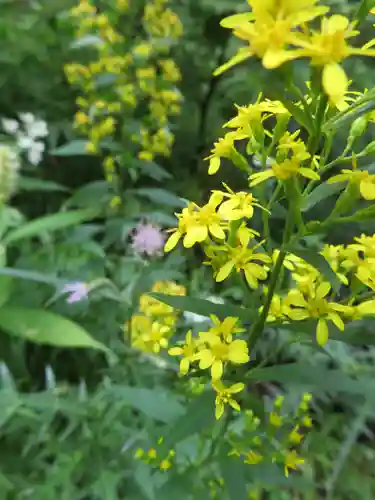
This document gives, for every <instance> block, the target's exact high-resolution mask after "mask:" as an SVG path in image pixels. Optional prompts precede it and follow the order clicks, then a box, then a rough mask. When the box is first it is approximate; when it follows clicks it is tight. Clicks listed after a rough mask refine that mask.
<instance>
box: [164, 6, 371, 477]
mask: <svg viewBox="0 0 375 500" xmlns="http://www.w3.org/2000/svg"><path fill="white" fill-rule="evenodd" d="M365 3H366V2H364V4H365ZM248 6H249V8H250V10H249V11H248V12H246V13H241V14H235V15H233V16H230V17H227V18H225V19H223V20H222V21H221V25H222V26H223V27H224V28H228V29H231V30H232V32H233V35H234V36H236V37H238V38H240V39H241V40H243V41H244V42H245V43H246V44H247V45H246V47H243V48H240V49H239V51H238V52H237V53H236V54H235V55H234V56H233V57H232V58H231V59H230V60H229V62H228V63H225V64H224V65H223V66H221V67H220V68H218V69H217V70H216V71H215V74H221V73H222V72H224V71H227V70H229V68H231V67H233V66H235V65H237V64H239V63H241V62H243V61H245V60H247V59H248V58H250V57H255V58H259V59H260V60H261V62H262V64H263V66H264V67H265V68H266V69H267V70H269V71H273V72H274V74H275V78H280V79H282V80H283V82H284V84H285V89H284V91H283V92H281V93H280V95H279V98H278V99H276V100H275V99H274V98H273V99H270V98H268V97H267V96H266V95H260V96H259V98H258V99H257V101H256V102H255V103H251V104H248V105H246V106H243V105H242V106H236V114H235V115H234V116H233V118H231V119H230V120H229V121H228V122H227V123H225V124H224V125H223V128H224V129H226V131H225V133H224V136H223V137H222V138H220V139H219V140H218V141H217V142H216V143H215V145H214V147H213V149H212V150H211V154H210V155H209V156H208V157H207V158H206V160H207V161H208V174H209V175H215V174H216V173H217V172H218V171H219V169H220V166H221V163H222V162H223V161H225V160H229V161H231V162H232V164H233V167H234V168H237V169H240V170H241V172H242V178H243V190H241V191H238V190H233V189H232V188H231V187H230V182H229V181H226V183H224V184H223V188H222V189H214V190H212V191H211V194H210V196H209V200H208V202H207V203H206V204H205V205H203V206H200V205H198V204H197V203H195V202H194V201H191V202H189V204H188V205H187V206H186V208H184V209H183V210H182V211H181V212H180V213H177V214H176V216H177V218H178V225H177V227H176V228H175V229H172V230H171V235H170V236H169V239H168V240H167V242H166V245H165V251H166V252H170V251H172V250H173V249H174V248H175V247H176V246H177V245H178V244H179V242H182V244H183V246H184V247H185V248H187V249H189V248H192V247H194V246H196V245H200V247H201V248H202V251H203V254H204V255H205V260H204V264H205V265H208V266H210V267H211V268H212V273H213V277H214V279H215V281H216V282H217V283H220V284H222V286H225V285H226V284H227V283H228V284H229V283H230V282H231V281H232V280H234V279H236V280H238V281H239V282H240V283H241V284H242V286H243V287H245V288H246V287H247V288H248V293H247V296H248V297H250V299H251V300H250V301H251V306H250V305H249V303H244V304H243V305H242V307H241V308H240V309H239V314H238V316H236V315H232V314H230V313H229V314H228V313H227V314H226V310H225V308H222V309H221V317H220V318H219V317H217V316H216V315H215V314H214V312H215V311H216V310H217V307H216V306H214V305H213V304H211V308H210V303H209V302H205V304H204V305H202V303H201V304H200V305H199V306H196V305H195V303H194V302H191V301H190V300H189V298H178V299H177V300H176V299H175V298H174V299H173V300H170V299H168V297H167V296H164V297H163V296H162V295H159V294H158V295H157V297H158V298H159V299H160V300H164V301H165V302H166V303H167V304H171V305H175V306H176V307H178V308H179V309H187V310H189V311H192V312H199V313H201V312H202V309H205V312H206V314H207V315H210V314H214V315H213V316H211V318H212V326H211V328H208V329H207V330H206V331H200V330H199V331H198V332H195V333H194V334H193V333H192V332H191V331H189V332H187V333H186V337H185V339H184V340H181V341H178V342H177V343H176V346H175V347H170V348H169V351H168V352H169V354H170V355H171V356H173V357H174V356H176V357H178V359H180V375H181V376H192V377H194V376H195V374H197V373H199V374H200V375H202V374H204V373H207V375H206V377H207V380H210V379H211V383H212V389H213V391H214V392H215V394H216V403H215V404H216V411H215V413H216V418H217V419H221V418H225V417H224V416H223V415H227V417H226V418H228V419H229V420H231V419H232V418H235V416H232V414H233V413H234V414H235V413H236V412H240V409H241V408H240V406H241V405H240V404H239V401H241V399H244V400H246V396H244V397H242V396H241V394H242V393H243V392H245V391H246V390H247V378H248V377H249V376H251V374H252V370H254V368H252V363H251V360H252V359H254V358H252V356H253V352H254V351H255V350H256V348H257V345H258V343H259V342H261V340H262V337H263V336H264V335H265V333H266V332H267V331H270V330H274V331H276V332H277V331H278V330H279V329H284V330H285V329H286V330H288V329H291V331H294V332H296V333H295V336H296V337H295V341H298V340H302V339H303V340H304V341H310V342H316V344H317V347H320V348H324V346H325V345H326V344H327V342H328V340H329V337H330V332H331V335H333V337H334V338H339V339H340V340H342V341H344V342H345V341H346V339H345V336H346V329H347V327H348V325H351V324H353V322H356V321H359V320H362V319H363V318H365V317H367V316H372V315H375V299H374V290H375V284H374V279H375V267H374V262H375V261H374V255H375V253H374V252H375V246H374V242H375V235H374V234H364V233H362V234H361V231H359V232H358V233H357V235H356V236H355V237H354V238H353V240H352V241H349V242H347V241H343V242H342V243H335V244H332V243H331V242H330V238H329V233H330V231H333V230H334V229H335V228H336V227H337V226H341V225H343V224H346V223H360V222H363V221H366V220H371V219H372V218H373V217H374V214H375V207H374V205H373V204H372V200H374V199H375V191H374V179H375V176H374V175H373V174H372V173H371V171H370V170H368V169H367V168H366V166H367V165H368V164H369V163H370V162H371V155H372V154H373V152H374V148H373V145H372V143H370V144H369V145H367V146H366V147H365V148H364V149H362V150H358V148H357V139H358V138H359V137H360V136H361V135H362V134H363V133H364V132H365V130H366V129H367V128H371V127H372V121H373V111H372V109H373V108H374V107H375V94H374V91H373V90H371V89H369V90H368V89H365V90H359V89H358V90H356V91H355V92H353V91H349V78H350V77H349V78H348V76H347V75H346V73H345V72H344V70H343V68H342V66H341V63H342V62H343V61H345V60H346V59H347V58H348V57H349V56H353V57H354V56H357V57H358V56H368V57H373V56H375V51H374V49H373V48H372V47H373V45H374V43H375V42H374V40H368V41H363V40H361V43H360V46H359V47H358V46H357V45H358V42H357V44H356V45H351V44H349V39H350V40H353V43H355V42H354V40H355V37H359V36H360V33H361V26H360V20H362V18H361V19H359V18H357V17H355V16H354V17H353V18H351V19H349V18H347V17H345V16H343V15H341V14H335V13H334V12H332V11H331V10H330V8H329V7H328V6H326V5H324V2H318V1H316V0H306V1H303V2H297V1H293V0H280V1H276V0H269V1H258V0H248ZM357 14H358V15H359V14H361V15H362V14H363V13H362V10H361V9H360V10H358V11H357ZM369 15H371V13H369ZM297 58H298V59H300V58H302V59H303V60H305V61H306V63H307V64H308V67H309V68H310V79H309V81H307V82H306V85H305V88H299V87H298V86H297V85H296V84H295V83H294V82H293V78H292V77H290V74H292V70H293V61H294V60H295V59H297ZM351 85H352V87H353V88H355V82H353V83H352V84H351ZM343 127H346V128H347V129H348V132H347V143H346V146H345V148H344V150H343V151H342V153H341V154H340V155H339V156H338V157H332V155H331V150H332V145H333V143H334V141H335V137H336V134H337V131H338V130H340V129H342V128H343ZM228 129H229V130H228ZM254 160H256V161H254ZM359 162H360V165H359ZM255 165H258V167H256V166H255ZM346 165H348V166H349V168H345V166H346ZM327 197H332V199H333V203H332V209H331V211H330V213H326V214H325V216H324V218H322V219H319V218H316V217H315V216H314V209H315V207H316V205H317V204H318V203H319V202H320V201H321V200H323V199H325V198H327ZM280 214H281V216H280ZM284 214H285V215H284ZM275 218H277V219H278V223H277V225H278V226H279V227H280V226H282V233H280V231H276V226H275ZM280 219H283V221H282V222H281V221H280ZM314 241H315V242H316V241H318V244H316V243H315V244H314V245H312V243H311V242H314ZM155 296H156V295H155ZM198 309H199V311H198ZM228 312H229V311H228ZM307 326H308V327H309V328H307ZM310 327H311V328H312V329H313V331H314V338H313V337H310V338H309V335H308V334H307V333H306V332H309V331H311V328H310ZM165 347H167V346H166V345H165ZM270 349H271V350H272V347H271V348H270ZM254 376H255V378H256V368H255V374H254ZM310 398H311V397H310V396H306V397H305V399H304V401H309V400H310ZM303 405H305V403H303ZM233 410H235V411H234V412H233ZM243 411H246V406H245V407H244V408H243ZM304 418H305V423H304V424H303V425H304V427H305V428H309V427H311V425H312V421H311V419H310V418H309V417H304ZM282 422H283V419H282V418H281V417H279V416H278V414H277V413H275V412H272V413H270V421H269V423H270V425H271V427H272V426H273V427H275V428H279V427H280V426H281V425H282ZM300 425H301V424H300V423H298V422H295V428H294V431H293V432H294V433H292V435H293V439H292V441H293V440H294V438H296V439H297V435H298V436H299V434H298V429H299V426H300ZM289 436H290V435H289ZM301 439H302V437H301ZM244 440H245V438H244V437H242V443H243V442H244ZM299 440H300V437H298V441H299ZM257 441H258V439H257ZM294 443H295V444H297V441H294ZM259 444H260V443H259ZM235 454H236V455H238V456H239V457H240V458H245V460H244V461H245V462H246V463H257V462H259V461H260V460H263V457H264V453H263V452H262V453H260V454H259V453H257V452H255V451H252V450H251V449H250V448H248V449H247V450H246V451H244V452H241V453H239V452H236V453H235ZM284 458H285V473H286V475H288V470H289V469H295V468H297V467H298V464H302V463H303V458H300V457H299V456H298V452H297V451H296V449H295V448H294V447H293V450H292V451H290V452H288V454H287V455H285V457H284ZM268 459H270V460H271V461H274V460H276V458H275V457H274V456H272V454H270V455H269V456H268Z"/></svg>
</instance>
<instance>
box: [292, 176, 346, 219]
mask: <svg viewBox="0 0 375 500" xmlns="http://www.w3.org/2000/svg"><path fill="white" fill-rule="evenodd" d="M343 185H344V183H342V182H337V183H335V184H328V183H327V182H324V183H323V184H320V185H319V186H318V187H317V188H315V189H314V191H312V192H311V193H310V194H309V195H308V196H307V197H306V198H304V203H303V206H302V212H307V211H308V210H310V209H311V208H313V207H315V205H316V204H317V203H320V202H321V201H323V200H325V199H327V198H329V197H330V196H332V195H334V194H336V193H337V192H339V191H341V190H342V188H343Z"/></svg>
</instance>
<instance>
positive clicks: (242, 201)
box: [214, 184, 267, 221]
mask: <svg viewBox="0 0 375 500" xmlns="http://www.w3.org/2000/svg"><path fill="white" fill-rule="evenodd" d="M223 185H224V187H225V188H226V190H227V191H228V192H227V193H225V192H223V191H214V193H221V194H222V196H223V197H224V198H227V200H225V201H223V203H222V204H221V205H220V207H219V209H218V213H219V215H221V216H222V218H223V219H225V220H229V221H232V220H239V219H243V218H245V217H246V218H247V219H251V218H252V217H253V215H254V207H258V208H261V209H262V210H266V209H265V208H264V207H262V205H260V204H259V203H258V200H257V199H256V198H255V197H254V196H253V195H252V194H251V193H247V192H245V191H239V192H237V193H235V192H234V191H232V190H231V189H230V188H229V187H228V186H227V185H226V184H223ZM266 211H267V210H266Z"/></svg>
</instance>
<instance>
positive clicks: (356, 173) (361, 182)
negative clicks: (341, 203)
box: [328, 158, 375, 201]
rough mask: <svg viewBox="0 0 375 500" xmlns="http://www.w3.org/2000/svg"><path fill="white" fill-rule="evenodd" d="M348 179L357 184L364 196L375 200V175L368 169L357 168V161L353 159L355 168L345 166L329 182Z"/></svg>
mask: <svg viewBox="0 0 375 500" xmlns="http://www.w3.org/2000/svg"><path fill="white" fill-rule="evenodd" d="M345 181H348V182H349V183H351V184H357V185H358V187H359V192H360V193H361V196H362V198H364V199H365V200H368V201H372V200H375V175H373V174H370V173H369V172H367V170H357V163H356V161H355V158H354V161H353V169H352V170H350V169H347V168H344V169H343V170H341V173H340V174H338V175H334V176H333V177H331V178H330V179H328V183H329V184H333V183H335V182H345Z"/></svg>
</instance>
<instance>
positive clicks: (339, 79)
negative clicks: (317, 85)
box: [322, 63, 349, 102]
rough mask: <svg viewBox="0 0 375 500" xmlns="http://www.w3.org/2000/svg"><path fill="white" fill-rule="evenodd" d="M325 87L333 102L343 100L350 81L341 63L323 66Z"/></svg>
mask: <svg viewBox="0 0 375 500" xmlns="http://www.w3.org/2000/svg"><path fill="white" fill-rule="evenodd" d="M322 83H323V88H324V90H325V92H326V93H327V94H328V96H329V97H330V99H331V100H333V102H337V101H341V100H342V98H343V97H344V95H345V92H346V91H347V90H348V86H349V82H348V78H347V76H346V74H345V71H344V70H343V69H342V67H341V66H340V65H339V64H335V63H331V64H327V65H326V66H324V68H323V78H322Z"/></svg>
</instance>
